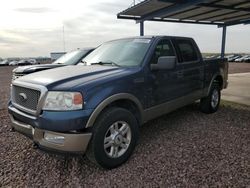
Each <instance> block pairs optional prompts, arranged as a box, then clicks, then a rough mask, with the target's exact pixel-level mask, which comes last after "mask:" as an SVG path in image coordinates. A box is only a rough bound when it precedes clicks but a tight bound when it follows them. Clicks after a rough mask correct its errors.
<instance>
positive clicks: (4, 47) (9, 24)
mask: <svg viewBox="0 0 250 188" xmlns="http://www.w3.org/2000/svg"><path fill="white" fill-rule="evenodd" d="M9 1H12V0H9ZM44 1H45V0H44ZM44 1H39V3H40V4H39V3H38V2H37V1H29V3H27V2H26V3H21V2H20V1H16V2H19V4H18V6H17V5H16V4H13V3H12V4H13V6H10V8H9V10H7V8H5V9H4V10H3V11H7V12H8V13H7V12H2V18H3V17H8V20H7V19H2V20H1V22H0V27H1V28H0V57H11V56H21V57H24V56H49V53H50V52H52V51H62V50H63V32H62V28H63V25H64V31H65V32H64V33H65V44H66V50H67V51H70V50H73V49H76V48H82V47H95V46H98V45H99V44H101V43H103V42H105V41H108V40H113V39H117V38H122V37H128V36H138V35H139V24H135V21H133V20H122V19H117V17H116V14H117V13H118V12H121V11H122V10H124V9H126V8H127V7H128V6H129V5H130V2H128V1H124V0H116V1H115V0H95V1H86V2H84V3H83V1H82V0H75V1H74V3H73V2H69V1H62V2H61V3H60V1H59V0H58V1H56V0H54V1H49V0H47V1H46V2H47V3H44ZM32 3H33V4H32ZM25 4H26V5H27V6H28V5H29V6H30V7H24V6H25ZM13 10H15V11H13ZM33 13H37V14H33ZM39 13H42V14H39ZM0 15H1V12H0ZM16 18H18V19H16ZM0 19H1V17H0ZM249 32H250V27H249V26H233V27H229V28H228V35H227V43H226V46H227V48H226V49H227V52H250V47H249V45H248V44H249V43H250V37H249V36H248V35H249ZM221 33H222V31H221V28H219V29H218V28H217V27H216V26H206V25H193V24H176V23H163V22H148V21H146V22H145V34H146V35H178V36H187V37H193V38H194V39H195V40H196V42H197V43H198V45H199V47H200V48H201V50H202V51H203V52H220V45H221Z"/></svg>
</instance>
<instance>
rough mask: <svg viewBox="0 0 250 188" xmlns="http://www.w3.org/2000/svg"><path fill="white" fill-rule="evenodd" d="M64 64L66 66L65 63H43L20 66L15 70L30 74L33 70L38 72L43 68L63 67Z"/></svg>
mask: <svg viewBox="0 0 250 188" xmlns="http://www.w3.org/2000/svg"><path fill="white" fill-rule="evenodd" d="M63 66H65V65H63V64H43V65H29V66H20V67H17V68H15V69H14V70H13V72H15V73H24V74H28V73H33V72H38V71H42V70H47V69H52V68H57V67H63Z"/></svg>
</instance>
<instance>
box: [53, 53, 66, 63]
mask: <svg viewBox="0 0 250 188" xmlns="http://www.w3.org/2000/svg"><path fill="white" fill-rule="evenodd" d="M64 54H66V52H51V53H50V58H51V61H55V60H57V59H58V58H59V57H61V56H62V55H64Z"/></svg>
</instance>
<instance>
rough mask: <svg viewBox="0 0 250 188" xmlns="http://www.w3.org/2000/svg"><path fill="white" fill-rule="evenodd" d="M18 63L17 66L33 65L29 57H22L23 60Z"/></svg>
mask: <svg viewBox="0 0 250 188" xmlns="http://www.w3.org/2000/svg"><path fill="white" fill-rule="evenodd" d="M16 65H17V66H23V65H31V62H30V61H29V60H27V59H22V60H20V61H18V62H17V64H16Z"/></svg>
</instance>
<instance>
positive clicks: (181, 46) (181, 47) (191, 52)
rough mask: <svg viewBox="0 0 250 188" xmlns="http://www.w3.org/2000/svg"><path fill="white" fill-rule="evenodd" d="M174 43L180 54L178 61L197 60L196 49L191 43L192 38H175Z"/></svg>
mask: <svg viewBox="0 0 250 188" xmlns="http://www.w3.org/2000/svg"><path fill="white" fill-rule="evenodd" d="M174 43H175V47H176V49H177V50H178V52H179V54H180V56H179V58H178V59H179V62H180V63H186V62H197V61H198V60H199V56H198V53H197V49H196V47H195V45H194V44H193V42H192V40H189V39H175V40H174Z"/></svg>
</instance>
